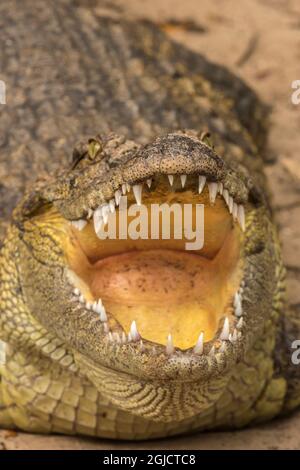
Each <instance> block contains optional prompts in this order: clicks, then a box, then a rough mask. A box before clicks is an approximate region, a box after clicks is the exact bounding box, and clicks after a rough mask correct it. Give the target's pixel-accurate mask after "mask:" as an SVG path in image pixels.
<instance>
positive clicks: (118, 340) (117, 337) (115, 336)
mask: <svg viewBox="0 0 300 470" xmlns="http://www.w3.org/2000/svg"><path fill="white" fill-rule="evenodd" d="M113 337H114V340H115V342H116V343H121V338H120V335H119V333H118V332H116V333H114V334H113Z"/></svg>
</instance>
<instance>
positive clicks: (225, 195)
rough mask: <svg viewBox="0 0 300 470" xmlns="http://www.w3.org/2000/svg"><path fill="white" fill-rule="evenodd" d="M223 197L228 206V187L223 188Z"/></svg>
mask: <svg viewBox="0 0 300 470" xmlns="http://www.w3.org/2000/svg"><path fill="white" fill-rule="evenodd" d="M223 198H224V200H225V202H226V204H227V206H228V204H229V192H228V191H227V189H223Z"/></svg>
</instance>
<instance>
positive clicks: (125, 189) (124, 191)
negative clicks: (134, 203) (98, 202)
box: [122, 183, 127, 196]
mask: <svg viewBox="0 0 300 470" xmlns="http://www.w3.org/2000/svg"><path fill="white" fill-rule="evenodd" d="M126 192H127V185H126V183H123V184H122V194H123V196H125V195H126Z"/></svg>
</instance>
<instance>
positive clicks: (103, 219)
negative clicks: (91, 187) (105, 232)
mask: <svg viewBox="0 0 300 470" xmlns="http://www.w3.org/2000/svg"><path fill="white" fill-rule="evenodd" d="M167 176H168V180H169V183H170V185H171V186H173V183H174V175H167ZM186 180H187V175H180V181H181V186H182V188H184V186H185V184H186ZM146 183H147V185H148V187H149V188H150V187H151V183H152V180H151V179H147V180H146ZM205 183H206V176H202V175H200V176H199V177H198V192H199V194H201V193H202V191H203V189H204V187H205ZM207 185H208V190H209V200H210V203H211V204H214V203H215V200H216V197H217V194H218V193H219V194H220V195H221V196H223V198H224V200H225V202H226V204H227V206H228V209H229V212H230V214H232V216H233V218H234V220H237V221H238V223H239V224H240V226H241V229H242V230H243V231H245V209H244V206H243V205H242V204H237V203H235V202H234V200H233V197H232V196H230V194H229V192H228V190H227V189H225V188H224V187H223V183H215V182H209V183H207ZM130 189H131V186H130V185H129V184H128V183H123V184H122V187H121V188H120V189H117V191H115V197H114V199H111V200H110V201H109V202H108V203H103V204H101V205H100V206H99V207H98V208H97V209H96V210H95V211H94V212H93V211H92V209H89V211H88V218H91V217H93V219H94V227H95V232H96V233H98V232H99V230H100V229H101V227H102V224H104V225H105V224H106V223H107V221H108V216H109V213H110V212H111V213H113V212H115V209H116V206H119V204H120V200H121V197H122V195H126V194H127V192H129V191H130ZM142 189H143V185H142V184H135V185H133V186H132V190H133V194H134V197H135V200H136V203H137V204H138V205H141V204H142ZM86 223H87V221H86V220H84V219H80V220H75V221H72V224H73V225H74V227H76V228H77V229H78V230H82V229H83V228H84V227H85V225H86Z"/></svg>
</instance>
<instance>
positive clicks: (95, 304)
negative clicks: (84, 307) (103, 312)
mask: <svg viewBox="0 0 300 470" xmlns="http://www.w3.org/2000/svg"><path fill="white" fill-rule="evenodd" d="M92 310H93V312H95V313H98V312H97V302H94V303H93V306H92Z"/></svg>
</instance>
